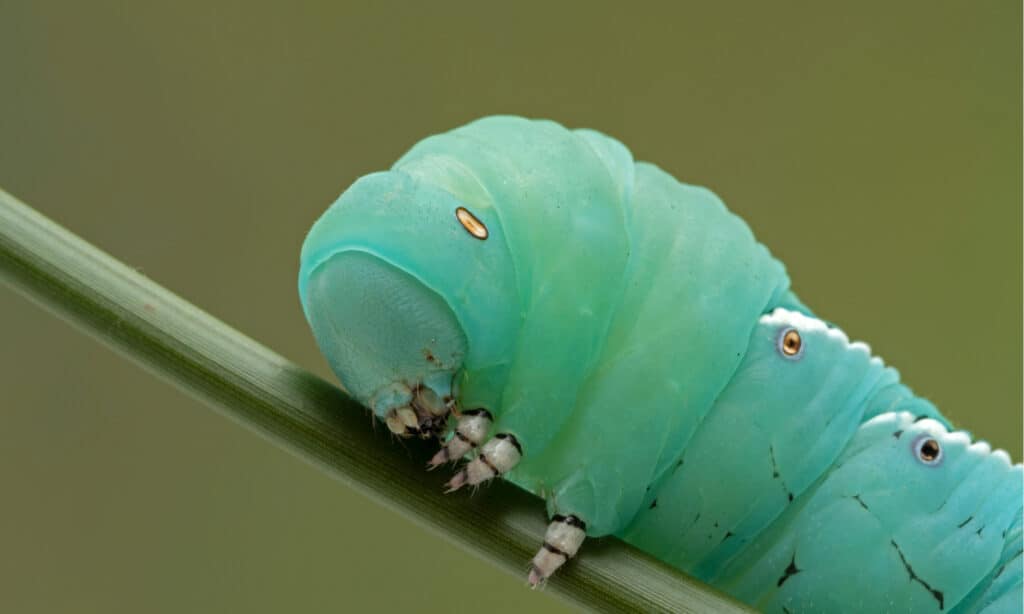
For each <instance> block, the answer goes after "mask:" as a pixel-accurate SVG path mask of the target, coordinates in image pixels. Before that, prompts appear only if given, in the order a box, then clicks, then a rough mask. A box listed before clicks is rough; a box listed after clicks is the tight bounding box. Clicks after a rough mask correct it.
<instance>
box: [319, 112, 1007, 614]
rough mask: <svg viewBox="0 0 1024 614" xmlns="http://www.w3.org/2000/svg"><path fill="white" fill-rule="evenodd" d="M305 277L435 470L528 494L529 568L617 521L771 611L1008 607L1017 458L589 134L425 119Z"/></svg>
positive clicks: (708, 207)
mask: <svg viewBox="0 0 1024 614" xmlns="http://www.w3.org/2000/svg"><path fill="white" fill-rule="evenodd" d="M299 294H300V296H301V300H302V305H303V309H304V310H305V314H306V317H307V319H308V320H309V323H310V326H311V328H312V331H313V333H314V335H315V337H316V340H317V342H318V344H319V346H320V348H321V350H322V351H323V353H324V354H325V356H326V357H327V359H328V361H329V363H330V365H331V367H332V369H333V370H334V371H335V373H336V374H337V375H338V377H339V378H340V380H341V381H342V383H343V384H344V386H345V387H346V388H347V389H348V391H349V392H350V393H351V394H352V395H354V396H355V397H356V398H357V399H358V400H359V401H361V402H362V403H364V404H365V405H367V406H368V407H370V408H371V409H372V410H373V411H374V412H375V414H376V415H377V416H378V417H380V418H381V419H382V420H384V421H385V422H386V424H387V425H388V427H389V428H390V429H391V430H392V431H393V432H395V433H396V434H399V435H402V436H412V435H416V436H424V437H426V436H437V437H438V438H439V439H440V440H441V441H442V448H441V450H440V451H439V452H438V454H437V456H435V457H434V459H433V460H432V461H431V465H432V466H437V465H441V464H444V463H446V462H448V461H452V462H456V461H460V460H462V459H466V460H467V462H465V464H464V465H463V466H462V468H461V469H459V470H458V472H457V473H456V474H455V476H454V477H453V478H452V480H451V481H450V482H449V488H450V490H456V489H458V488H460V487H462V486H465V485H473V486H475V485H477V484H480V483H482V482H485V481H486V480H488V479H491V478H494V477H497V476H499V475H500V476H502V477H503V478H505V479H508V480H510V481H512V482H513V483H515V484H517V485H519V486H521V487H522V488H524V489H527V490H529V491H531V492H533V493H536V494H538V495H540V496H541V497H543V498H544V499H545V500H546V501H547V506H548V512H549V514H550V516H551V518H552V522H551V525H550V526H549V529H548V532H547V535H546V540H545V543H544V545H543V547H542V548H541V549H540V550H539V551H538V554H537V556H536V557H534V559H533V561H532V566H531V571H530V578H529V579H530V582H531V584H533V585H536V584H538V583H539V582H542V581H543V580H544V579H545V578H547V577H549V576H550V575H551V573H553V572H554V571H555V570H556V569H557V568H558V567H559V566H560V565H562V564H563V563H564V562H565V561H566V560H568V559H569V558H571V557H572V556H574V555H575V554H576V552H577V550H578V549H579V547H580V545H581V544H582V542H583V541H584V535H591V536H601V535H610V534H614V535H619V536H621V537H622V538H623V539H625V540H626V541H629V542H631V543H633V544H635V545H636V546H638V547H640V548H641V549H644V550H647V551H649V552H651V553H652V554H654V555H655V556H658V557H659V558H661V559H663V560H665V561H667V562H668V563H671V564H672V565H675V566H676V567H678V568H679V569H682V570H684V571H686V572H688V573H690V574H693V575H695V576H696V577H699V578H701V579H703V580H705V581H707V582H709V583H711V584H713V585H715V586H718V587H721V588H722V589H724V590H726V591H727V592H729V593H731V594H733V595H734V596H736V597H737V598H739V599H742V600H744V601H745V602H747V603H750V604H752V605H754V606H756V607H758V608H761V609H763V610H765V611H773V612H805V611H823V612H837V611H858V612H860V611H885V610H889V609H895V610H901V611H905V610H909V611H953V612H978V611H985V612H1004V611H1005V612H1010V611H1013V612H1019V611H1020V607H1021V599H1022V596H1021V595H1022V592H1021V591H1022V589H1021V515H1022V497H1024V492H1022V475H1024V473H1022V467H1021V465H1019V464H1018V465H1013V464H1012V463H1011V461H1010V459H1009V457H1008V456H1007V454H1006V453H1005V452H1003V451H992V450H990V448H989V447H988V445H987V444H985V443H983V442H978V443H973V442H972V441H971V440H970V438H969V437H968V436H967V435H966V434H964V433H962V432H956V431H952V430H951V426H950V424H949V423H948V421H947V420H946V419H945V418H943V416H942V415H941V414H940V413H939V412H938V410H937V409H936V408H935V407H934V406H933V405H932V404H931V403H929V402H928V401H926V400H924V399H922V398H920V397H917V396H915V395H914V394H913V393H912V392H911V391H910V389H908V388H907V387H906V386H905V385H903V384H901V383H900V381H899V376H898V373H897V372H896V371H895V370H894V369H892V368H889V367H886V366H885V365H883V363H882V361H881V360H880V359H878V358H875V357H872V356H871V353H870V350H869V349H868V347H867V346H866V345H864V344H861V343H852V342H850V341H849V340H848V339H847V338H846V336H845V335H844V334H843V333H842V332H841V331H840V330H838V329H836V328H834V327H832V326H830V325H827V324H826V323H825V322H823V321H822V320H819V319H817V318H816V317H815V316H814V315H813V314H812V313H811V311H810V310H809V309H807V307H805V306H804V305H803V304H802V303H801V302H800V300H799V299H798V298H797V297H796V295H795V294H794V293H793V292H792V291H791V290H790V283H789V278H788V277H787V275H786V271H785V268H784V267H783V265H782V264H781V263H780V262H778V261H777V260H775V259H774V258H773V257H772V256H771V254H770V253H769V252H768V250H767V249H766V248H765V247H764V246H762V245H761V244H759V243H758V242H757V241H756V240H755V239H754V237H753V235H752V234H751V232H750V230H749V228H748V227H747V225H746V224H745V223H744V222H743V221H742V220H740V219H739V218H738V217H736V216H734V215H733V214H731V213H730V212H729V211H728V210H727V209H726V208H725V206H724V205H723V204H722V202H721V201H720V200H719V199H718V198H717V197H716V196H715V195H714V194H713V193H711V192H710V191H708V190H706V189H704V188H699V187H694V186H689V185H685V184H682V183H680V182H678V181H677V180H675V179H674V178H673V177H671V176H670V175H668V174H667V173H665V172H663V171H662V170H660V169H658V168H657V167H656V166H654V165H651V164H647V163H643V162H635V161H634V160H633V157H632V155H631V153H630V152H629V150H628V149H627V148H626V147H625V146H623V145H622V144H621V143H619V142H618V141H616V140H614V139H612V138H609V137H607V136H605V135H603V134H600V133H598V132H594V131H591V130H568V129H566V128H564V127H562V126H561V125H559V124H556V123H554V122H550V121H531V120H526V119H522V118H517V117H488V118H484V119H481V120H479V121H476V122H473V123H471V124H468V125H466V126H463V127H460V128H457V129H455V130H452V131H451V132H447V133H444V134H440V135H436V136H432V137H429V138H427V139H424V140H423V141H421V142H419V143H418V144H416V145H415V146H414V147H413V148H412V149H411V150H410V151H409V152H408V153H406V154H405V155H404V156H403V157H402V158H401V159H400V160H399V161H398V162H397V163H395V165H394V166H393V167H392V169H391V170H390V171H386V172H380V173H374V174H371V175H367V176H365V177H362V178H361V179H359V180H358V181H356V182H355V183H354V184H353V185H352V186H351V187H350V188H349V189H348V190H346V191H345V193H344V194H342V196H341V197H340V198H339V199H338V201H337V202H336V203H334V205H332V206H331V207H330V208H329V209H328V210H327V211H326V213H324V215H323V216H322V217H321V218H320V219H319V220H318V221H317V222H316V223H315V224H314V226H313V228H312V230H310V232H309V236H308V237H307V238H306V241H305V244H304V245H303V248H302V261H301V271H300V273H299Z"/></svg>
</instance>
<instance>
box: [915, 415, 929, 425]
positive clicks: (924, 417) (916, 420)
mask: <svg viewBox="0 0 1024 614" xmlns="http://www.w3.org/2000/svg"><path fill="white" fill-rule="evenodd" d="M927 419H928V416H925V415H921V416H917V417H916V418H914V422H915V423H916V422H920V421H922V420H927Z"/></svg>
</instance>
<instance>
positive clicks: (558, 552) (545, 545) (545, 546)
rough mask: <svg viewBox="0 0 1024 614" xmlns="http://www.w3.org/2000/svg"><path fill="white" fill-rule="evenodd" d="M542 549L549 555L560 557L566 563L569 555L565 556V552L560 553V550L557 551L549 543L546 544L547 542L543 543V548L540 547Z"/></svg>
mask: <svg viewBox="0 0 1024 614" xmlns="http://www.w3.org/2000/svg"><path fill="white" fill-rule="evenodd" d="M542 547H543V548H544V549H545V550H547V551H548V552H550V553H551V554H557V555H558V556H560V557H562V558H563V559H565V560H567V561H568V560H569V555H568V554H566V553H565V552H563V551H562V550H561V549H559V548H556V547H555V546H552V545H551V544H550V543H548V542H544V544H543V546H542Z"/></svg>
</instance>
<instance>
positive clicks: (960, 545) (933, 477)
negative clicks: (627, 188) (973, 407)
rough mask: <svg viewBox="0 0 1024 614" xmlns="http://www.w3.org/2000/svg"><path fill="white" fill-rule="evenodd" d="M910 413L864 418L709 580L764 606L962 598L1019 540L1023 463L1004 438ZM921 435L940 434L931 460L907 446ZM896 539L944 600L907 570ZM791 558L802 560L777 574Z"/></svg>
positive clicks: (874, 607)
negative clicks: (992, 439) (1013, 457)
mask: <svg viewBox="0 0 1024 614" xmlns="http://www.w3.org/2000/svg"><path fill="white" fill-rule="evenodd" d="M915 420H916V418H915V416H914V415H913V414H910V413H907V412H899V413H887V414H882V415H879V416H877V417H875V418H873V419H871V420H869V421H868V422H866V423H864V424H863V425H862V426H861V427H860V429H859V430H858V432H857V434H856V436H855V437H854V438H853V440H852V441H851V442H850V444H849V445H848V446H847V447H846V449H845V450H844V451H843V453H842V455H841V456H840V457H839V458H838V459H837V461H836V463H835V465H834V466H833V467H832V468H831V470H830V471H829V472H828V473H827V474H826V476H825V477H824V478H823V479H822V481H821V482H820V483H819V484H817V485H816V486H815V487H814V488H813V489H812V490H811V491H809V492H808V493H806V494H805V495H804V496H803V497H801V498H799V499H797V501H796V502H795V504H794V505H792V506H790V509H789V510H787V511H786V513H785V514H784V515H783V516H782V517H780V518H779V520H778V521H776V522H775V523H774V524H773V525H772V526H771V527H770V528H769V530H768V531H766V532H764V533H763V534H761V535H760V536H759V537H758V538H757V539H756V540H755V541H754V542H753V543H751V544H750V546H749V547H748V548H747V549H746V550H745V551H744V552H743V553H742V554H741V555H740V556H739V557H737V558H736V559H735V560H734V561H733V562H732V563H731V564H730V566H729V567H728V568H727V569H726V570H725V571H724V572H723V573H722V574H721V576H720V577H718V578H716V579H714V580H713V584H715V585H717V586H719V587H720V588H722V589H723V590H725V591H727V592H729V593H730V594H732V595H734V596H736V597H738V598H739V599H741V600H744V601H747V602H748V603H751V604H752V605H754V606H756V607H758V608H760V609H762V610H763V611H767V612H782V611H784V610H783V608H786V609H788V610H789V611H791V612H805V611H820V612H836V611H856V612H882V611H889V610H894V609H898V610H900V611H914V612H930V611H940V610H941V609H942V607H943V606H944V607H945V608H946V609H949V608H951V607H953V606H954V605H955V604H957V603H959V602H960V601H961V600H963V599H964V597H965V596H966V595H968V593H970V592H971V590H972V589H974V587H975V586H976V585H977V584H978V583H979V582H981V581H982V580H983V579H984V578H985V577H986V575H988V574H989V572H990V571H991V570H993V569H997V567H998V566H999V562H1000V560H1001V557H1002V556H1003V551H1004V546H1005V545H1006V544H1007V543H1010V542H1012V541H1013V540H1014V539H1016V540H1017V543H1019V535H1018V536H1017V537H1016V538H1014V536H1013V535H1010V534H1009V533H1006V534H1005V535H1004V531H1008V529H1009V528H1010V527H1011V526H1012V525H1014V523H1019V521H1020V516H1021V499H1022V496H1024V492H1022V483H1024V482H1022V476H1024V473H1022V468H1021V466H1020V465H1011V463H1010V459H1009V456H1007V454H1006V453H1005V452H1002V451H1001V450H998V451H995V452H992V450H991V449H990V448H989V446H988V444H986V443H984V442H977V443H972V442H971V441H970V439H969V437H968V436H967V435H966V434H964V433H962V432H953V433H950V432H948V431H947V430H946V428H945V427H944V426H943V425H942V424H941V423H940V422H938V421H935V420H931V419H921V420H918V421H915ZM922 436H927V437H932V438H935V439H936V440H937V441H939V442H940V444H941V446H942V450H943V458H942V460H941V462H940V463H939V464H938V465H935V466H929V465H926V464H924V463H922V462H921V461H920V460H918V458H917V457H916V456H915V455H914V453H913V444H914V442H915V441H917V439H918V438H919V437H922ZM855 497H859V499H860V501H858V500H857V498H855ZM862 503H863V505H862ZM865 506H866V507H865ZM968 519H970V520H968ZM960 525H963V526H960ZM979 530H980V531H981V532H980V534H979V532H978V531H979ZM894 544H895V545H894ZM897 545H898V547H899V551H900V552H902V555H903V557H904V558H905V559H906V562H907V564H909V566H910V568H912V569H913V572H914V575H915V577H917V578H920V579H921V580H923V581H924V582H925V583H927V584H928V586H930V587H931V589H933V590H935V591H939V592H941V603H940V599H939V597H938V595H937V594H933V593H932V592H931V590H929V589H926V588H925V586H924V585H923V584H922V583H921V582H918V581H915V580H912V579H911V576H910V573H909V572H908V570H907V568H906V566H905V565H904V563H903V562H902V561H901V558H900V554H899V553H898V552H897V549H896V547H897ZM1018 555H1019V553H1018ZM791 562H795V565H796V568H797V569H798V570H799V572H798V573H796V574H795V575H791V576H790V577H789V578H788V579H786V580H785V582H783V583H782V584H781V586H780V585H779V582H780V580H781V579H782V578H783V576H784V575H785V570H786V568H787V567H788V566H789V564H790V563H791ZM1017 564H1019V562H1018V563H1017ZM854 578H855V579H856V581H851V579H854ZM1016 582H1017V583H1018V588H1017V590H1019V578H1017V580H1016ZM867 587H869V588H867ZM1017 607H1018V610H1017V611H1019V604H1018V606H1017ZM995 611H998V610H995Z"/></svg>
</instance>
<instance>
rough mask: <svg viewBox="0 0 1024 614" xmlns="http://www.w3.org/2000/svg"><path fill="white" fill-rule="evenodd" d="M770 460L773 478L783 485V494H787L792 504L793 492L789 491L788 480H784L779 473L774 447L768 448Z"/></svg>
mask: <svg viewBox="0 0 1024 614" xmlns="http://www.w3.org/2000/svg"><path fill="white" fill-rule="evenodd" d="M768 458H770V459H771V461H772V477H773V478H775V479H776V480H778V481H779V483H780V484H782V490H783V492H785V493H786V498H787V499H788V500H789V501H790V502H792V501H793V492H792V491H790V490H789V487H788V486H786V480H784V479H782V474H781V473H779V466H778V465H777V464H776V463H775V447H774V446H768Z"/></svg>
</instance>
